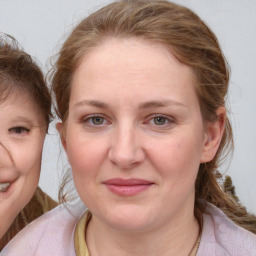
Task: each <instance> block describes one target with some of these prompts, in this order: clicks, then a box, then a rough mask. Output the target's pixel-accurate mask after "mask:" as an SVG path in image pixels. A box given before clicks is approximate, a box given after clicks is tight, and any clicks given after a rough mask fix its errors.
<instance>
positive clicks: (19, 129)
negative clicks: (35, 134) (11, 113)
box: [8, 126, 29, 134]
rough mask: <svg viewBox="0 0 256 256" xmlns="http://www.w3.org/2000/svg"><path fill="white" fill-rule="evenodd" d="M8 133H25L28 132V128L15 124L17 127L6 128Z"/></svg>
mask: <svg viewBox="0 0 256 256" xmlns="http://www.w3.org/2000/svg"><path fill="white" fill-rule="evenodd" d="M8 131H9V132H10V133H15V134H22V133H26V132H29V129H27V128H24V127H21V126H17V127H12V128H10V129H9V130H8Z"/></svg>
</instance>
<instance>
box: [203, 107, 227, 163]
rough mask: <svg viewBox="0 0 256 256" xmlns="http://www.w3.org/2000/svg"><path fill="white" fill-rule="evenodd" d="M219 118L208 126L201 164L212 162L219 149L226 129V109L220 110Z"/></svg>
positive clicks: (218, 112) (221, 108)
mask: <svg viewBox="0 0 256 256" xmlns="http://www.w3.org/2000/svg"><path fill="white" fill-rule="evenodd" d="M217 116H218V119H217V120H216V121H215V122H208V123H207V124H206V127H205V137H204V145H203V151H202V155H201V159H200V162H201V163H206V162H210V161H211V160H212V159H213V158H214V157H215V155H216V153H217V150H218V148H219V145H220V142H221V139H222V136H223V133H224V129H225V120H226V109H225V108H224V107H220V108H218V110H217Z"/></svg>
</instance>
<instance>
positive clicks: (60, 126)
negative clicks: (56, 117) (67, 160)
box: [56, 122, 67, 151]
mask: <svg viewBox="0 0 256 256" xmlns="http://www.w3.org/2000/svg"><path fill="white" fill-rule="evenodd" d="M56 129H57V130H58V132H59V134H60V139H61V143H62V146H63V148H64V149H65V151H66V149H67V143H66V138H65V134H64V132H65V129H64V125H63V123H61V122H58V123H57V124H56Z"/></svg>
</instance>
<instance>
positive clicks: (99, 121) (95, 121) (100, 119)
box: [91, 116, 105, 125]
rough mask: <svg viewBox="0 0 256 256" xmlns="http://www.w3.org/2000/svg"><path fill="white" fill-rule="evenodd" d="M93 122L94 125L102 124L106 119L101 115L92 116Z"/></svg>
mask: <svg viewBox="0 0 256 256" xmlns="http://www.w3.org/2000/svg"><path fill="white" fill-rule="evenodd" d="M91 122H92V124H94V125H101V124H104V122H105V119H104V118H103V117H101V116H95V117H91Z"/></svg>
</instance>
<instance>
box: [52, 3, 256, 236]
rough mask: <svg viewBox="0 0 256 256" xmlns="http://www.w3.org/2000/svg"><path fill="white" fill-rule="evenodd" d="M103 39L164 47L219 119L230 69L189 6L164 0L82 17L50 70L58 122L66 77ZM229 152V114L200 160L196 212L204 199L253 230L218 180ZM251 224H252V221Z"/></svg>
mask: <svg viewBox="0 0 256 256" xmlns="http://www.w3.org/2000/svg"><path fill="white" fill-rule="evenodd" d="M108 38H138V39H140V40H146V41H149V42H153V43H159V44H161V45H163V46H165V47H166V48H167V49H168V50H169V51H170V52H171V53H172V54H174V55H175V57H176V58H177V59H178V60H179V61H180V62H181V63H184V64H185V65H187V66H189V67H191V69H192V70H193V72H194V75H195V80H196V86H195V90H196V93H197V96H198V101H199V104H200V109H201V113H202V118H203V120H204V121H205V122H214V121H216V120H217V119H218V116H217V114H216V113H217V109H218V108H219V107H222V106H225V105H226V103H225V101H226V95H227V92H228V85H229V67H228V64H227V62H226V60H225V57H224V55H223V53H222V51H221V48H220V45H219V43H218V40H217V38H216V36H215V35H214V33H213V32H212V31H211V30H210V28H209V27H208V26H207V25H206V24H205V23H204V22H203V21H202V20H201V19H200V18H199V17H198V16H197V15H196V14H195V13H194V12H192V11H191V10H189V9H188V8H186V7H183V6H180V5H177V4H174V3H171V2H169V1H165V0H134V1H131V0H121V1H116V2H113V3H112V4H109V5H107V6H105V7H103V8H102V9H100V10H98V11H96V12H95V13H93V14H91V15H90V16H89V17H87V18H85V19H83V20H82V21H81V22H80V24H78V25H77V27H76V28H75V29H74V30H73V31H72V33H71V34H70V36H69V37H68V38H67V40H66V41H65V43H64V45H63V47H62V49H61V50H60V52H59V57H58V60H57V62H56V64H55V66H54V67H53V70H52V88H53V92H54V96H55V99H56V108H55V109H56V113H57V115H58V116H59V118H60V119H61V120H62V122H64V123H65V120H66V118H67V116H68V107H69V98H70V92H71V81H72V76H73V72H74V71H75V69H76V67H77V65H78V64H79V61H80V60H81V58H82V57H83V56H85V55H86V54H87V53H88V52H90V51H91V50H92V49H93V48H95V47H98V46H100V45H101V44H102V43H103V42H104V41H106V40H108ZM232 151H233V134H232V128H231V125H230V122H229V120H228V118H227V119H226V122H225V129H224V134H223V137H222V140H221V143H220V146H219V149H218V152H217V154H216V156H215V157H214V159H213V160H212V161H210V162H207V163H202V164H201V165H200V168H199V172H198V176H197V179H196V184H195V189H196V195H195V197H196V200H195V214H196V215H199V214H200V213H202V212H204V210H205V206H206V204H205V203H206V202H207V201H208V202H210V203H212V204H214V205H216V206H217V207H218V208H220V209H221V210H222V211H224V212H225V213H226V214H227V216H228V217H229V218H231V219H232V220H233V221H235V222H236V223H237V224H239V225H241V226H243V227H245V228H247V229H249V230H251V231H253V232H255V233H256V225H255V219H253V216H249V215H248V214H247V212H246V211H245V209H244V208H242V207H241V206H240V205H239V204H238V203H237V201H236V200H234V199H233V198H232V197H231V196H230V195H229V194H227V193H225V192H224V191H223V189H222V188H221V186H220V185H219V183H218V179H219V178H221V175H220V174H219V172H218V171H217V169H218V167H219V166H220V163H221V162H222V161H223V160H224V159H227V158H226V157H227V156H228V155H229V153H232ZM252 223H254V225H252Z"/></svg>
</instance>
